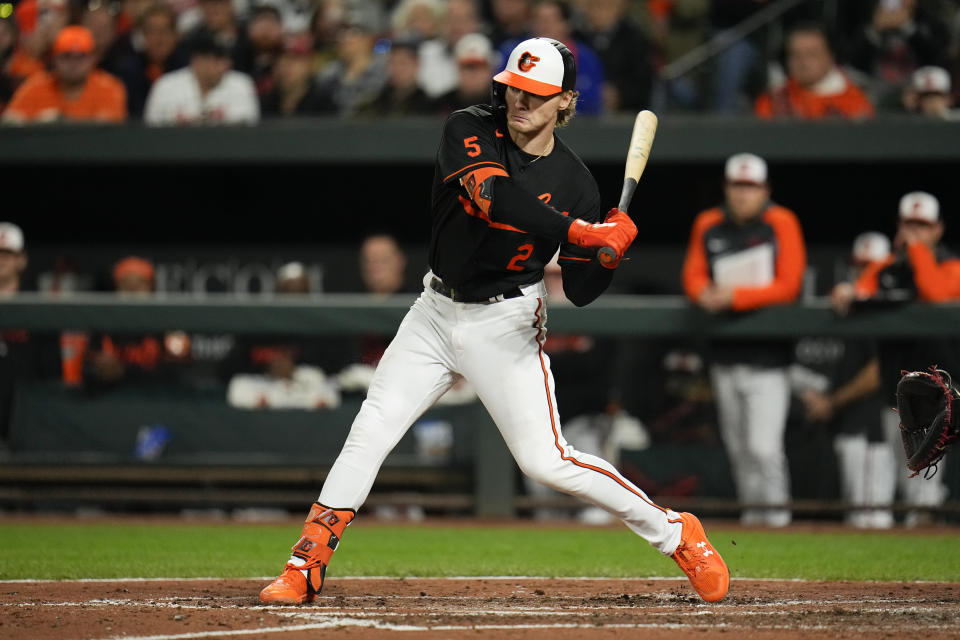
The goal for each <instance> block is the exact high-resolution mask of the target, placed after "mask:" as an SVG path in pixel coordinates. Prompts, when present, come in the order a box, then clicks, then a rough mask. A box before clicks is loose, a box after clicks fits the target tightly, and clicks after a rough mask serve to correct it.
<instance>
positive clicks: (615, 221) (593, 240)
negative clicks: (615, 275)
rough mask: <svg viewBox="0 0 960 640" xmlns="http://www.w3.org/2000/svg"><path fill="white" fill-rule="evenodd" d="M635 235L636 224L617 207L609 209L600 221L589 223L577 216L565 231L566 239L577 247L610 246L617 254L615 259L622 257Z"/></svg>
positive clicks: (597, 247) (596, 247)
mask: <svg viewBox="0 0 960 640" xmlns="http://www.w3.org/2000/svg"><path fill="white" fill-rule="evenodd" d="M635 237H637V226H636V225H635V224H633V220H631V219H630V216H628V215H627V214H626V213H624V212H623V211H620V210H618V209H611V210H610V212H609V213H607V217H606V219H605V220H604V221H603V222H601V223H594V224H590V223H589V222H587V221H585V220H581V219H579V218H577V219H575V220H574V221H573V223H572V224H571V225H570V229H569V231H568V232H567V241H568V242H570V243H572V244H575V245H577V246H578V247H586V248H595V249H599V248H600V247H610V248H611V249H613V251H614V252H615V253H616V254H617V261H619V259H620V258H622V257H623V254H624V252H626V250H627V247H629V246H630V243H631V242H633V239H634V238H635Z"/></svg>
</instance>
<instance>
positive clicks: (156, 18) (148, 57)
mask: <svg viewBox="0 0 960 640" xmlns="http://www.w3.org/2000/svg"><path fill="white" fill-rule="evenodd" d="M176 20H177V17H176V14H175V13H174V12H173V9H171V8H170V7H169V6H167V5H166V4H163V3H156V4H151V5H150V6H149V7H147V8H146V9H145V10H144V12H143V13H142V14H141V15H140V19H139V21H138V22H137V25H136V27H135V28H134V30H133V31H131V32H130V33H129V34H127V35H126V36H124V37H123V39H125V40H126V41H127V42H128V46H125V47H123V48H124V49H125V51H126V53H124V54H122V55H119V56H117V58H115V59H114V61H113V63H112V65H113V66H112V68H111V71H112V73H114V74H115V75H116V76H117V77H118V78H120V80H122V81H123V84H124V86H125V87H126V89H127V111H128V112H129V114H130V117H137V118H140V117H142V116H143V109H144V105H145V104H146V102H147V95H149V93H150V88H151V87H152V86H153V83H154V82H156V81H157V79H158V78H160V76H162V75H163V74H165V73H169V72H171V71H176V70H177V69H182V68H183V67H185V66H187V64H189V57H188V56H186V55H185V54H184V53H183V52H182V51H181V50H180V49H179V48H178V47H177V43H178V42H179V35H178V34H177V26H176Z"/></svg>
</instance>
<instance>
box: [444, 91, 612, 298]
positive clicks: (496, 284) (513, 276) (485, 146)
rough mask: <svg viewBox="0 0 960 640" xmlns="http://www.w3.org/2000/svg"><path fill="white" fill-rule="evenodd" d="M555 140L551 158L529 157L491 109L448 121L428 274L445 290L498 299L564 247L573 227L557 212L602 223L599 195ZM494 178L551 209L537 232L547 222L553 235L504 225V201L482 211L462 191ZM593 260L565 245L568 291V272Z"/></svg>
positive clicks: (536, 275) (538, 274) (537, 273)
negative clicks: (576, 264) (575, 264)
mask: <svg viewBox="0 0 960 640" xmlns="http://www.w3.org/2000/svg"><path fill="white" fill-rule="evenodd" d="M554 139H555V146H554V149H553V151H552V152H551V153H549V154H548V155H546V156H543V157H537V156H531V155H530V154H527V153H524V152H523V151H522V150H520V149H519V148H518V147H517V146H516V144H514V143H513V141H512V139H511V138H510V135H509V134H508V132H507V130H506V128H505V126H504V125H503V124H502V122H498V120H497V118H496V115H495V112H494V110H493V108H492V107H490V106H489V105H476V106H473V107H469V108H467V109H463V110H461V111H457V112H455V113H453V114H452V115H451V116H450V118H449V119H448V120H447V122H446V125H445V127H444V131H443V138H442V141H441V143H440V148H439V150H438V152H437V163H436V170H435V174H434V180H433V196H432V216H433V220H432V233H431V238H430V254H429V260H430V268H431V269H432V271H433V273H434V274H436V275H437V276H438V277H439V278H441V279H442V280H443V282H444V283H445V284H447V285H448V286H451V287H459V288H461V289H462V290H464V291H469V292H470V294H471V295H477V296H495V295H499V294H501V293H503V292H505V291H507V290H509V289H510V288H512V287H515V286H521V285H525V284H530V283H533V282H537V281H538V280H540V279H541V278H542V277H543V268H544V265H546V263H547V262H549V261H550V259H551V258H552V257H553V254H554V253H556V251H557V248H558V246H560V245H561V242H560V241H559V240H557V239H556V238H557V237H560V236H562V237H564V238H565V237H566V235H565V234H566V228H567V227H569V223H567V222H566V218H562V217H559V216H557V215H556V213H557V212H559V213H560V214H563V216H567V217H569V218H570V219H572V218H581V219H583V220H586V221H587V222H601V221H602V220H603V216H604V211H603V208H602V206H601V201H600V192H599V189H598V188H597V184H596V181H595V180H594V178H593V176H592V175H591V174H590V171H589V170H588V169H587V168H586V166H585V165H584V164H583V162H582V161H581V160H580V158H579V157H577V155H576V154H575V153H574V152H573V151H572V150H571V149H570V148H569V147H568V146H567V145H566V144H564V142H563V141H562V140H561V139H560V138H559V137H558V136H556V135H555V136H554ZM489 176H500V177H508V178H509V180H510V181H511V182H512V183H513V184H514V185H516V186H517V187H519V188H520V189H522V190H524V191H525V192H527V193H529V194H532V195H533V196H535V197H536V198H538V199H539V200H540V202H542V203H544V205H546V206H547V207H550V208H552V209H553V211H544V212H542V213H544V214H545V215H542V216H539V217H538V218H537V220H538V224H539V223H540V222H541V221H542V223H543V224H544V225H546V226H548V227H550V234H551V235H549V236H548V235H544V233H545V232H543V231H541V232H537V233H535V232H532V231H528V230H524V229H520V228H517V227H516V226H513V225H511V224H508V223H506V222H504V218H505V217H506V218H510V219H513V218H511V217H510V216H507V215H506V212H505V211H504V210H503V209H502V208H501V209H499V210H498V202H500V206H501V207H503V206H507V205H504V204H503V202H502V201H499V200H498V199H497V198H498V197H499V196H497V197H495V198H494V199H493V203H492V207H490V208H489V210H488V211H485V210H484V209H483V208H482V207H481V206H479V205H478V204H477V203H476V201H475V200H473V199H472V197H471V190H470V189H468V187H466V186H464V184H461V181H464V183H469V185H475V184H477V183H479V182H482V181H483V180H484V179H486V178H487V177H489ZM497 188H498V189H499V188H500V187H497ZM537 206H541V205H539V204H538V205H537ZM544 209H546V207H544ZM533 213H534V214H539V213H541V212H533ZM546 214H549V215H546ZM594 253H595V252H593V251H591V250H587V249H582V248H580V247H577V246H575V245H571V244H568V243H566V242H563V243H562V246H561V252H560V258H561V260H560V261H561V266H562V267H564V274H565V275H564V278H565V285H566V272H567V271H566V267H567V266H568V264H569V263H571V262H580V263H584V264H586V263H590V262H591V261H593V262H595V260H593V255H594ZM606 271H609V270H606ZM607 282H609V275H607ZM605 286H606V285H603V287H604V288H605Z"/></svg>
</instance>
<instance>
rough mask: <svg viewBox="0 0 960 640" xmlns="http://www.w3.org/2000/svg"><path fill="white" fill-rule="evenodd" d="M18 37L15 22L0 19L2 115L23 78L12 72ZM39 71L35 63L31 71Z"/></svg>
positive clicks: (0, 104)
mask: <svg viewBox="0 0 960 640" xmlns="http://www.w3.org/2000/svg"><path fill="white" fill-rule="evenodd" d="M19 37H20V32H19V30H18V29H17V22H16V21H15V20H11V19H9V18H0V113H3V109H4V107H6V106H7V102H9V101H10V98H11V97H12V96H13V92H14V91H16V89H17V87H19V86H20V83H21V82H23V79H24V76H21V75H19V74H18V73H16V72H15V71H14V62H15V56H16V55H17V52H18V51H20V49H19V47H18V46H17V41H18V39H19ZM41 69H42V66H41V65H40V64H39V63H37V66H36V67H35V68H34V69H33V70H34V71H39V70H41ZM30 73H32V71H31V72H30ZM28 75H29V74H28Z"/></svg>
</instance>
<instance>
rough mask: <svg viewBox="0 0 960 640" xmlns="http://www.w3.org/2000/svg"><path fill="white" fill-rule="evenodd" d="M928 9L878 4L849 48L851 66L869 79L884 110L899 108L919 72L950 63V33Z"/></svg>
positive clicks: (907, 1)
mask: <svg viewBox="0 0 960 640" xmlns="http://www.w3.org/2000/svg"><path fill="white" fill-rule="evenodd" d="M930 4H931V3H929V2H919V1H918V0H876V1H875V2H873V5H874V6H873V10H872V13H871V16H870V18H869V19H868V20H867V21H866V23H865V24H864V25H863V26H862V27H861V28H860V29H859V30H858V31H857V32H856V33H855V34H854V36H853V38H852V40H851V41H850V42H849V44H848V47H847V51H846V54H847V56H846V57H847V61H848V62H849V64H850V66H852V67H854V68H855V69H858V70H859V71H861V72H863V73H865V74H866V75H867V76H868V77H869V78H870V80H871V82H870V88H869V91H870V94H871V98H872V100H873V103H874V104H875V105H876V106H877V107H878V108H880V109H891V108H892V109H896V108H897V106H898V103H899V99H900V94H901V92H902V91H903V89H904V87H906V86H907V85H908V84H909V82H910V76H911V74H912V73H913V72H914V71H915V70H917V69H918V68H919V67H922V66H926V65H939V66H943V65H944V64H946V62H947V58H946V55H947V47H948V45H949V43H950V32H949V28H948V26H947V24H946V23H944V22H943V20H942V18H941V17H940V15H938V14H937V13H936V12H935V11H931V10H930V6H929V5H930ZM953 11H954V12H955V11H956V8H954V9H953Z"/></svg>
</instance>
